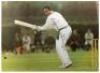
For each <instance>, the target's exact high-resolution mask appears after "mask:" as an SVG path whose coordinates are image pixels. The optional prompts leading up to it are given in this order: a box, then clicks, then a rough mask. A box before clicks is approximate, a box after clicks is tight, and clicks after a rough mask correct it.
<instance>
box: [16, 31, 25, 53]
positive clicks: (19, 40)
mask: <svg viewBox="0 0 100 73" xmlns="http://www.w3.org/2000/svg"><path fill="white" fill-rule="evenodd" d="M21 36H22V34H21V32H20V31H17V32H16V33H15V52H16V54H21V53H23V52H22V50H23V48H22V37H21Z"/></svg>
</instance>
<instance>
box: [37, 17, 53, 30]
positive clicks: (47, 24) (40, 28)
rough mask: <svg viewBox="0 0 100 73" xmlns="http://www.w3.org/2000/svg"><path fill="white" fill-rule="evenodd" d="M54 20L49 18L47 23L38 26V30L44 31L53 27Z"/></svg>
mask: <svg viewBox="0 0 100 73" xmlns="http://www.w3.org/2000/svg"><path fill="white" fill-rule="evenodd" d="M52 24H53V21H52V20H51V19H47V20H46V23H45V24H44V25H43V26H38V28H37V29H38V30H40V31H43V30H48V29H53V27H54V26H52Z"/></svg>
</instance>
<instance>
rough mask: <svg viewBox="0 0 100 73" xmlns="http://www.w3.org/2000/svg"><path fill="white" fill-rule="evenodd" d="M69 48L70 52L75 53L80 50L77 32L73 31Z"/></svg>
mask: <svg viewBox="0 0 100 73" xmlns="http://www.w3.org/2000/svg"><path fill="white" fill-rule="evenodd" d="M70 46H71V49H72V51H76V49H77V48H80V35H79V33H78V32H77V30H73V33H72V36H71V43H70Z"/></svg>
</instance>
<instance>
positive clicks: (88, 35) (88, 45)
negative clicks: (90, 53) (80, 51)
mask: <svg viewBox="0 0 100 73" xmlns="http://www.w3.org/2000/svg"><path fill="white" fill-rule="evenodd" d="M84 37H85V49H86V50H90V48H91V46H92V43H93V38H94V35H93V33H92V32H91V30H90V29H88V30H87V32H86V33H85V36H84Z"/></svg>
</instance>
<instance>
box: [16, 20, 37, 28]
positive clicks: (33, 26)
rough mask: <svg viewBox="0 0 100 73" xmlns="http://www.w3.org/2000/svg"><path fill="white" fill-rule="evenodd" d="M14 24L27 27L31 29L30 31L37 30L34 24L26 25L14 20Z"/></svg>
mask: <svg viewBox="0 0 100 73" xmlns="http://www.w3.org/2000/svg"><path fill="white" fill-rule="evenodd" d="M14 23H15V24H16V25H20V26H24V27H28V28H32V29H37V26H36V25H35V24H30V23H27V22H24V21H21V20H17V19H15V20H14Z"/></svg>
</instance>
